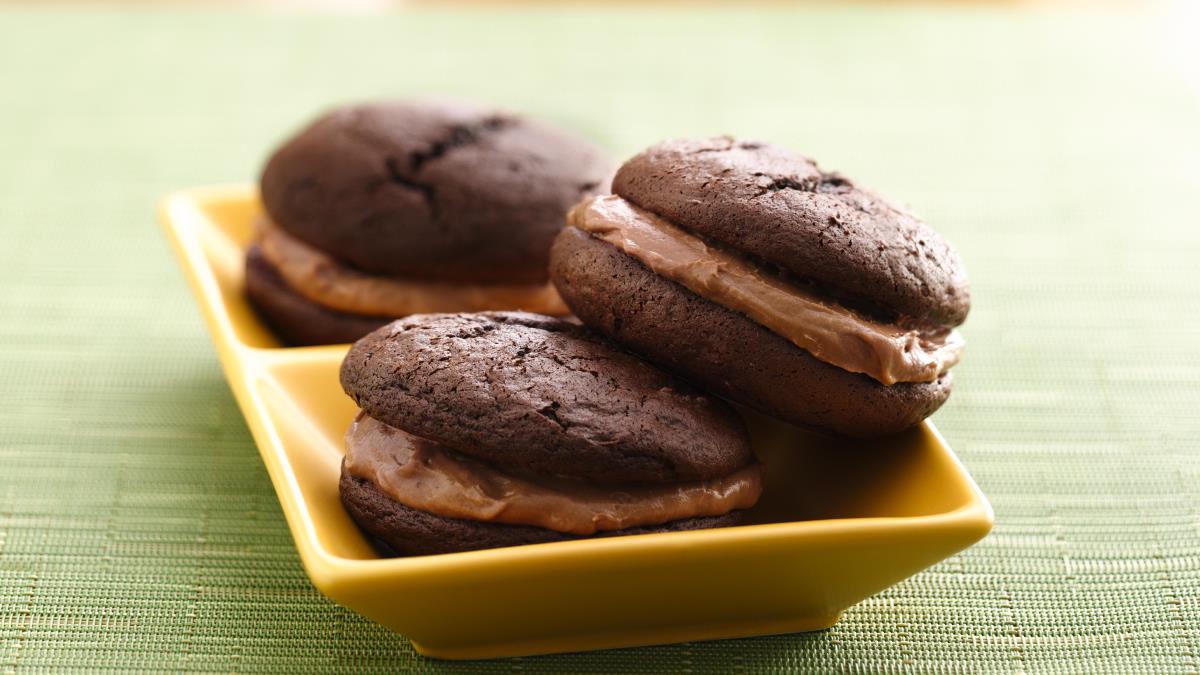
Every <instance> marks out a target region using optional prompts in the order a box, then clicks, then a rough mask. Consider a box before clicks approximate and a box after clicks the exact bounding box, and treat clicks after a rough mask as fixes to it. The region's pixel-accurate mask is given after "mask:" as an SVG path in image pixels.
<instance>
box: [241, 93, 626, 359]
mask: <svg viewBox="0 0 1200 675" xmlns="http://www.w3.org/2000/svg"><path fill="white" fill-rule="evenodd" d="M612 167H613V165H612V163H611V162H610V161H609V160H608V159H607V158H606V157H605V155H604V154H603V153H602V152H601V151H600V150H598V149H597V148H595V147H594V146H592V145H591V144H589V143H587V142H585V141H583V140H581V139H579V138H576V137H575V136H572V135H569V134H567V133H564V132H562V131H558V130H556V129H553V128H551V127H549V126H546V125H544V124H541V123H539V122H536V121H534V120H531V119H528V118H525V117H522V116H519V115H513V114H509V113H506V112H502V111H498V110H495V109H492V108H486V107H482V106H476V105H472V104H469V103H460V102H445V101H400V102H390V103H370V104H364V105H356V106H349V107H344V108H339V109H336V110H334V111H332V112H330V113H328V114H326V115H324V116H323V117H321V118H319V119H318V120H316V121H315V122H314V123H313V124H312V125H311V126H309V127H308V128H306V129H304V130H303V131H301V132H300V133H299V134H297V135H296V136H294V137H292V138H291V139H289V140H288V141H287V142H286V143H284V144H283V146H282V147H280V148H279V149H278V150H277V151H276V152H275V154H274V155H273V156H272V157H271V158H270V160H269V161H268V162H267V165H266V168H265V169H264V170H263V173H262V178H261V192H262V201H263V205H264V207H265V209H266V215H265V217H264V218H263V219H262V220H261V222H260V225H259V231H258V235H257V238H256V243H255V244H254V246H253V247H252V248H251V250H250V252H249V254H248V256H247V261H246V292H247V295H248V297H249V299H250V300H251V302H252V304H253V305H254V306H255V307H256V308H257V309H258V311H259V313H260V314H261V315H262V316H263V317H264V319H266V321H267V322H268V323H269V324H270V325H271V326H272V327H273V328H274V329H275V331H276V333H277V334H279V336H280V337H281V338H282V339H283V340H284V341H285V342H288V343H290V344H294V345H304V344H321V343H327V342H330V341H342V342H347V341H352V340H354V339H357V338H359V337H361V336H362V335H364V334H366V333H367V332H369V331H370V330H371V329H373V328H376V327H378V326H381V325H383V324H384V323H387V322H388V321H390V320H392V319H395V318H397V317H401V316H406V315H408V314H415V313H420V312H436V311H480V310H495V309H524V310H530V311H537V312H542V313H548V314H565V313H566V308H565V306H563V304H562V300H561V299H560V298H559V297H558V294H557V293H556V292H555V290H554V287H553V286H552V285H551V284H550V283H549V282H548V281H547V276H546V264H547V257H548V254H549V248H550V243H551V241H552V240H553V238H554V236H555V234H557V233H558V231H559V230H560V229H561V228H562V222H563V218H564V216H565V215H566V212H567V209H569V208H570V206H571V205H572V204H574V203H575V202H577V201H578V200H579V199H580V198H582V197H585V196H588V195H592V194H598V193H603V192H607V191H608V188H609V181H610V179H611V175H612Z"/></svg>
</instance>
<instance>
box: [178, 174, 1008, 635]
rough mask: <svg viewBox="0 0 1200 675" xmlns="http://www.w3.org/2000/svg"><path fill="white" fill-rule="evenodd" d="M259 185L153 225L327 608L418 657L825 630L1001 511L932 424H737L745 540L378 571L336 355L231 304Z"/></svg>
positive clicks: (506, 553) (456, 557) (415, 563)
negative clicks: (886, 427) (746, 494)
mask: <svg viewBox="0 0 1200 675" xmlns="http://www.w3.org/2000/svg"><path fill="white" fill-rule="evenodd" d="M260 208H261V207H260V205H259V201H258V196H257V194H256V193H255V191H254V189H253V188H250V187H218V188H202V189H196V190H189V191H185V192H179V193H175V194H172V195H170V196H168V197H167V198H166V199H165V200H164V201H163V203H162V208H161V216H162V220H163V224H164V226H165V227H166V231H167V234H168V236H169V238H170V240H171V243H172V245H173V246H174V248H175V251H176V253H177V254H178V256H179V260H180V262H181V264H182V266H183V270H184V273H185V275H186V277H187V279H188V282H189V283H190V284H191V287H192V290H193V291H194V292H195V294H196V298H197V300H198V301H199V303H200V307H201V309H202V310H203V313H204V318H205V320H206V322H207V324H208V329H209V331H210V332H211V334H212V339H213V342H214V343H215V345H216V348H217V353H218V355H219V357H220V360H221V365H222V367H223V368H224V370H225V375H226V377H227V378H228V380H229V386H230V387H231V388H232V389H233V393H234V395H235V396H236V397H237V401H238V404H239V405H240V406H241V409H242V412H243V414H245V416H246V421H247V423H248V424H249V427H250V430H251V432H252V433H253V435H254V440H255V442H256V443H257V444H258V449H259V452H261V454H262V458H263V461H264V463H265V464H266V466H267V470H268V472H269V473H270V476H271V481H272V482H273V483H274V485H275V491H276V492H277V493H278V495H279V501H280V503H281V504H282V505H283V512H284V514H285V515H286V517H287V522H288V526H289V527H290V528H291V531H292V536H293V537H294V538H295V540H296V547H297V549H299V552H300V558H301V560H302V561H303V563H304V568H305V570H306V572H307V573H308V576H309V577H310V578H311V579H312V582H313V585H315V586H316V587H317V589H319V590H320V591H321V592H322V593H324V594H325V595H326V596H328V597H330V598H331V599H333V600H334V601H335V602H338V603H340V604H342V605H345V606H346V607H349V608H351V609H353V610H354V611H356V612H359V613H361V614H363V615H364V616H367V617H369V618H371V619H373V620H375V621H377V622H379V623H381V624H383V625H385V626H387V627H388V628H391V629H393V630H395V631H398V632H400V633H403V634H404V635H406V636H408V637H409V638H410V639H411V640H412V642H413V646H414V647H415V648H416V649H417V651H419V652H421V653H422V654H426V655H430V656H436V657H442V658H485V657H499V656H515V655H525V654H539V653H548V652H561V651H579V650H586V649H600V648H606V647H620V646H632V645H646V644H657V643H666V642H678V641H684V640H706V639H714V638H723V637H737V636H748V635H764V634H772V633H790V632H797V631H811V630H816V629H820V628H825V627H827V626H830V625H832V624H833V623H834V622H836V621H837V619H838V617H839V616H840V615H841V612H842V611H843V610H845V609H846V608H847V607H849V606H851V605H853V604H855V603H857V602H859V601H860V600H862V599H864V598H866V597H868V596H870V595H872V594H874V593H877V592H879V591H880V590H882V589H884V588H886V587H888V586H890V585H892V584H894V583H896V582H897V581H900V580H901V579H904V578H905V577H908V576H910V575H912V574H914V573H916V572H918V571H920V570H922V569H924V568H926V567H928V566H929V565H932V564H933V563H935V562H938V561H939V560H942V559H944V558H946V557H947V556H949V555H952V554H953V553H955V552H957V551H960V550H962V549H964V548H966V547H967V546H970V545H971V544H973V543H975V542H976V541H978V540H979V539H981V538H983V537H984V535H986V534H987V532H988V531H989V530H990V529H991V525H992V511H991V507H990V506H989V505H988V502H987V499H986V498H985V497H984V496H983V494H982V493H981V492H980V491H979V488H978V487H977V486H976V485H975V483H974V481H972V480H971V477H970V476H969V475H967V472H966V471H965V470H964V469H963V467H962V465H961V464H960V463H959V462H958V459H957V458H956V457H955V456H954V454H953V453H952V452H951V451H950V448H949V447H948V446H947V445H946V442H945V441H944V440H943V439H942V437H941V435H940V434H938V432H937V430H936V429H935V428H934V426H933V424H932V423H930V422H929V421H926V422H925V423H924V424H922V425H921V426H920V427H918V428H916V429H913V430H912V431H910V432H907V433H904V434H901V435H899V436H896V437H893V438H889V439H886V440H876V441H870V442H855V441H847V440H844V439H830V438H824V437H820V436H815V435H810V434H806V433H804V432H802V431H799V430H796V429H795V428H793V427H790V426H788V425H785V424H783V423H780V422H776V421H773V420H770V419H767V418H764V417H761V416H757V415H754V414H752V413H749V412H748V411H743V412H744V413H745V414H746V417H747V421H748V422H749V424H750V428H751V434H752V437H753V441H754V448H755V452H756V453H757V454H758V455H759V457H760V458H761V459H762V460H763V463H764V467H765V476H766V489H765V491H764V494H763V498H762V500H761V501H760V503H759V504H758V505H757V506H756V507H754V508H753V509H751V512H750V515H751V523H752V524H749V525H744V526H740V527H732V528H724V529H715V530H700V531H693V532H671V533H664V534H647V535H638V536H627V537H615V538H609V539H596V540H581V541H568V542H559V543H553V544H538V545H532V546H519V547H514V548H504V549H493V550H488V551H475V552H470V553H455V554H448V555H436V556H424V557H414V558H395V559H380V558H379V557H378V556H376V555H375V554H374V552H373V551H372V550H371V547H370V546H369V545H368V544H367V542H366V540H365V539H364V538H363V537H362V535H361V534H359V531H358V529H357V528H356V527H355V526H354V524H353V523H352V522H351V521H350V519H349V517H348V516H347V515H346V513H345V511H343V509H342V506H341V503H340V501H339V499H338V491H337V485H338V480H337V479H338V469H339V465H340V462H341V457H342V454H343V449H342V447H343V446H342V435H343V433H344V432H345V430H346V428H347V426H348V425H349V424H350V421H351V418H352V417H353V415H354V413H355V406H354V404H353V402H352V401H351V400H350V399H349V398H348V397H347V396H346V395H345V394H343V393H342V390H341V387H340V386H339V384H338V366H339V364H340V363H341V359H342V356H343V355H344V354H345V352H346V346H345V345H342V346H330V347H308V348H281V347H279V344H278V342H276V340H275V339H274V338H273V337H272V336H271V334H270V333H269V332H268V331H267V330H266V329H265V328H264V327H263V326H262V324H260V323H259V321H258V319H257V317H256V316H255V315H254V313H253V312H252V311H251V309H250V307H249V306H248V305H247V304H246V301H245V300H244V299H243V296H242V270H243V256H244V254H245V246H246V243H247V241H248V240H249V238H250V235H251V230H252V227H251V224H252V222H253V219H254V218H255V217H256V216H257V214H258V213H259V211H260Z"/></svg>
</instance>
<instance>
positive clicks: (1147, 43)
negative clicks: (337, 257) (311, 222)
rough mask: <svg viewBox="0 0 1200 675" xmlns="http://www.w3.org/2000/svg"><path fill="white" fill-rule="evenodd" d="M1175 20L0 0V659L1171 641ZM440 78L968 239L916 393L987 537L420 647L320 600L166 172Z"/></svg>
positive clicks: (327, 665) (881, 651)
mask: <svg viewBox="0 0 1200 675" xmlns="http://www.w3.org/2000/svg"><path fill="white" fill-rule="evenodd" d="M1191 28H1194V26H1193V27H1191ZM1191 28H1189V27H1187V26H1186V25H1183V24H1180V23H1179V22H1177V21H1174V20H1172V19H1171V18H1170V17H1166V16H1159V15H1156V14H1153V13H1148V12H1147V13H1139V12H1134V11H1131V10H1130V11H1125V10H1122V11H1118V12H1105V13H1091V12H1084V11H1081V10H1062V11H1057V10H1030V9H1012V8H1005V7H993V6H966V7H960V6H955V5H951V4H943V5H934V6H929V7H918V8H903V7H900V6H891V5H855V6H852V7H849V8H845V9H833V8H820V7H817V8H812V7H808V8H800V9H791V10H789V9H783V8H765V9H764V8H760V9H755V10H746V11H734V10H717V9H706V10H700V11H689V12H682V11H676V10H672V9H669V8H662V9H654V10H638V9H634V8H626V9H623V10H619V11H618V10H613V11H603V10H590V9H580V8H575V9H572V10H570V11H566V12H562V13H558V12H555V11H552V10H550V9H523V10H519V11H518V10H512V11H505V10H491V11H474V12H462V13H454V12H429V11H422V12H415V13H398V14H391V15H386V16H331V15H321V14H292V15H281V16H275V15H269V14H256V13H206V12H199V11H182V10H175V11H133V10H130V11H97V10H78V9H55V10H22V9H12V8H9V9H4V10H0V671H7V670H22V669H58V668H66V667H68V666H72V667H77V668H80V669H85V670H96V669H100V668H103V667H122V668H134V669H141V668H167V669H173V670H208V669H212V670H220V671H231V670H262V669H272V668H274V669H280V670H287V671H293V672H295V671H312V670H318V669H346V670H352V669H373V670H383V669H390V670H399V669H413V670H420V671H437V670H442V669H452V668H470V669H477V670H480V671H492V670H496V671H526V672H551V671H563V670H571V671H581V670H592V671H600V672H605V671H614V670H631V671H641V672H653V671H661V670H668V669H670V670H676V669H678V670H684V669H690V670H694V671H720V672H728V671H737V670H747V671H754V670H763V669H770V670H784V669H807V668H816V669H845V670H857V671H878V670H885V669H886V670H921V671H924V670H964V669H970V670H1014V671H1016V670H1024V671H1044V670H1063V669H1071V670H1083V669H1087V670H1092V669H1103V670H1112V671H1123V672H1129V671H1132V670H1135V669H1143V670H1150V671H1188V670H1190V671H1193V672H1194V671H1195V670H1196V669H1197V667H1198V663H1200V637H1198V636H1200V488H1198V487H1197V486H1198V478H1200V457H1197V454H1196V453H1197V451H1198V449H1197V447H1196V446H1197V441H1198V439H1200V384H1198V383H1200V357H1198V352H1200V349H1198V348H1197V345H1198V343H1200V316H1198V315H1197V314H1198V310H1200V284H1198V282H1200V273H1198V272H1197V269H1198V268H1200V262H1198V261H1200V209H1198V208H1197V194H1198V188H1200V114H1198V113H1200V86H1198V83H1200V78H1197V71H1196V70H1195V69H1194V68H1195V66H1194V65H1193V64H1192V63H1191V61H1190V60H1189V59H1188V58H1185V57H1184V56H1181V54H1183V53H1184V52H1183V51H1181V50H1185V48H1186V43H1187V41H1188V40H1194V32H1191ZM1192 54H1193V55H1194V54H1195V52H1194V51H1193V52H1192ZM428 92H442V93H450V94H458V95H462V96H469V97H474V98H481V99H484V100H490V101H494V102H497V103H500V104H504V105H507V106H511V107H513V108H516V109H519V110H526V111H530V112H533V113H536V114H539V115H541V116H543V117H546V118H549V119H551V120H554V121H557V122H559V123H561V124H564V125H567V126H571V127H574V128H577V129H578V130H580V131H582V132H583V133H585V134H588V135H591V136H592V137H594V138H595V139H597V140H598V141H599V142H601V143H602V144H604V145H606V146H607V147H609V148H610V149H611V150H612V151H613V152H614V153H616V154H618V155H621V156H624V155H628V154H629V153H632V152H634V151H636V150H637V149H639V148H641V147H643V146H646V145H648V144H650V143H652V142H654V141H656V140H659V139H661V138H663V137H667V136H675V135H688V134H714V133H726V132H730V133H738V134H744V135H751V136H760V137H765V138H769V139H772V140H774V141H777V142H779V143H781V144H785V145H788V146H791V147H793V148H796V149H799V150H801V151H804V152H806V153H808V154H811V155H813V156H815V157H817V158H818V159H820V160H821V162H822V164H823V165H825V166H826V167H828V168H836V169H840V170H842V171H844V172H846V173H847V174H849V175H851V176H855V177H858V178H860V179H861V180H863V182H866V183H868V184H872V185H875V186H877V187H879V188H880V189H882V190H883V191H884V192H887V193H890V194H893V195H896V196H898V197H901V198H902V199H904V200H905V201H907V202H909V203H911V204H912V205H913V206H914V208H915V209H916V210H917V211H918V212H919V213H922V214H923V215H924V216H925V217H926V218H927V219H928V220H929V221H930V222H931V223H932V224H933V225H934V226H935V227H937V228H939V229H940V230H941V231H942V232H943V233H945V234H946V235H948V236H949V237H950V238H951V239H952V240H953V241H954V242H956V244H957V245H958V247H959V249H960V251H961V253H962V255H963V257H964V258H965V260H966V261H967V265H968V269H969V271H970V274H971V279H972V283H973V292H974V309H973V311H972V314H971V318H970V320H969V321H968V323H967V325H966V335H967V339H968V342H969V351H968V353H967V355H966V359H965V361H964V363H963V364H962V365H961V366H959V367H958V369H957V370H956V373H957V380H956V381H957V387H956V391H955V394H954V396H953V397H952V398H951V400H950V402H949V403H948V404H947V405H946V407H945V408H944V409H943V410H942V411H941V412H939V413H938V415H937V416H936V419H937V423H938V425H939V426H940V427H941V429H942V430H943V432H944V433H945V435H946V437H947V438H948V439H949V441H950V443H951V444H952V445H953V446H954V448H955V449H956V450H957V451H958V453H959V454H960V456H961V457H962V459H963V461H964V462H965V463H966V465H967V466H968V468H969V469H970V471H971V472H972V473H973V474H974V476H975V477H976V478H977V479H978V481H979V483H980V485H981V486H982V487H983V489H984V491H985V492H986V493H987V494H988V495H989V496H990V497H991V499H992V502H993V504H994V507H995V510H996V527H995V530H994V532H993V534H992V535H991V536H990V537H988V538H987V539H986V540H985V541H983V542H982V543H980V544H979V545H977V546H975V547H974V548H972V549H970V550H969V551H967V552H965V553H963V554H961V555H959V556H956V557H954V558H952V559H951V560H948V561H946V562H944V563H942V564H939V565H937V566H935V567H934V568H932V569H931V570H929V571H927V572H925V573H923V574H920V575H918V576H917V577H915V578H913V579H910V580H908V581H906V582H904V583H902V584H900V585H898V586H896V587H894V588H892V589H889V590H887V591H885V592H883V593H881V594H880V595H878V596H876V597H874V598H871V599H869V600H867V601H866V602H864V603H863V604H861V605H859V606H857V607H855V608H853V609H852V610H850V611H849V612H847V613H846V615H845V618H844V619H843V620H842V622H841V623H840V624H838V625H837V626H836V627H834V628H833V629H831V630H829V631H826V632H822V633H818V634H810V635H791V636H779V637H770V638H760V639H745V640H733V641H724V642H711V643H695V644H681V645H673V646H666V647H658V648H648V649H636V650H618V651H611V652H604V653H596V654H588V655H574V656H554V657H544V658H526V659H518V660H511V661H497V662H490V663H477V664H444V663H439V662H434V661H429V660H425V659H422V658H421V657H419V656H417V655H416V654H415V653H414V652H413V650H412V648H411V647H410V645H409V644H408V642H407V641H406V640H405V639H404V638H402V637H400V636H398V635H393V634H390V633H388V632H387V631H385V630H383V629H381V628H379V627H377V626H375V625H373V624H371V623H369V622H368V621H366V620H364V619H362V618H360V617H358V616H357V615H354V614H352V613H351V612H349V611H346V610H344V609H341V608H339V607H337V606H335V605H333V604H332V603H330V602H329V601H327V600H325V599H324V598H322V597H321V596H319V595H318V594H317V592H316V591H314V590H313V588H312V587H311V586H310V585H309V582H308V581H307V579H306V578H305V576H304V572H303V571H302V569H301V567H300V564H299V561H298V559H297V556H296V553H295V550H294V549H293V546H292V542H291V539H290V536H289V534H288V531H287V528H286V527H285V525H284V521H283V518H282V516H281V513H280V509H279V506H278V503H277V502H276V499H275V496H274V493H273V491H272V488H271V486H270V484H269V481H268V480H267V477H266V473H265V472H264V470H263V467H262V465H261V463H260V461H259V458H258V454H257V452H256V450H255V448H254V446H253V444H252V442H251V439H250V436H249V434H248V433H247V430H246V427H245V425H244V423H243V421H242V419H241V417H240V415H239V413H238V410H237V408H236V406H235V404H234V401H233V399H232V397H231V396H230V393H229V391H228V389H227V387H226V385H225V382H224V381H223V379H222V376H221V373H220V370H219V368H218V365H217V362H216V359H215V356H214V353H213V349H212V347H211V346H210V344H209V341H208V337H207V335H206V334H205V331H204V328H203V326H202V324H201V321H200V318H199V313H198V311H197V309H196V307H195V306H194V304H193V301H192V299H191V297H190V295H189V293H188V291H187V289H186V288H185V285H184V283H183V280H182V277H181V275H180V273H179V272H178V271H177V270H176V269H175V265H174V261H173V259H172V256H171V254H170V252H169V251H168V249H167V246H166V244H165V242H164V239H163V237H162V235H161V234H160V231H159V228H158V226H157V224H156V223H155V222H154V216H153V213H154V206H155V202H156V200H157V199H158V197H159V196H160V195H162V194H163V193H164V192H166V191H168V190H171V189H173V188H179V187H186V186H194V185H201V184H211V183H225V182H238V181H249V180H252V179H253V178H254V176H255V174H256V171H257V168H258V166H259V164H260V162H261V161H262V159H263V157H264V156H265V154H266V153H267V152H268V150H269V149H270V148H271V147H272V145H273V144H274V143H276V142H277V141H278V140H279V139H280V138H281V137H282V136H283V135H284V134H285V133H287V132H289V131H290V130H292V129H293V128H294V127H295V126H296V125H298V124H300V123H301V122H303V121H304V120H305V119H306V118H309V117H310V116H311V115H313V114H314V113H315V112H316V111H317V110H318V109H320V108H322V107H325V106H328V105H330V104H331V103H334V102H338V101H343V100H349V99H356V98H364V97H375V96H383V95H405V94H412V93H428ZM731 574H736V570H731Z"/></svg>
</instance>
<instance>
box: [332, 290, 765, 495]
mask: <svg viewBox="0 0 1200 675" xmlns="http://www.w3.org/2000/svg"><path fill="white" fill-rule="evenodd" d="M341 381H342V387H343V388H344V389H345V390H346V392H347V393H348V394H349V395H350V396H351V398H353V399H354V400H355V402H356V403H358V405H359V407H361V408H362V409H363V410H364V411H365V412H366V413H367V414H368V415H370V416H372V417H374V418H376V419H378V420H380V421H382V422H386V423H387V424H390V425H392V426H395V427H398V428H400V429H403V430H405V431H408V432H409V433H412V434H415V435H417V436H422V437H424V438H428V439H430V440H433V441H436V442H438V443H441V444H443V445H446V446H448V447H450V448H452V449H454V450H457V451H459V452H462V453H465V454H468V455H472V456H474V457H477V458H479V459H483V460H485V461H489V462H494V463H495V464H497V465H499V466H504V467H510V468H521V469H525V470H528V471H532V472H534V473H538V474H544V475H545V474H548V475H561V476H569V477H573V478H579V479H585V480H591V481H597V482H621V481H646V482H673V481H680V480H703V479H708V478H715V477H719V476H725V475H728V474H730V473H732V472H733V471H735V470H737V469H739V468H741V467H743V466H745V465H746V464H748V463H749V462H750V461H752V459H753V455H752V453H751V451H750V445H749V438H748V436H747V433H746V429H745V426H744V425H743V423H742V421H741V419H740V418H739V417H738V416H737V414H736V413H734V412H733V410H732V409H731V408H730V407H729V406H728V405H727V404H726V403H724V402H723V401H720V400H719V399H717V398H715V397H712V396H709V395H707V394H703V393H701V392H699V391H697V390H696V389H694V388H692V387H691V386H689V385H687V384H686V383H684V382H683V381H682V380H679V379H677V378H675V377H674V376H672V375H669V374H667V373H664V372H663V371H661V370H658V369H657V368H655V367H654V366H651V365H649V364H647V363H645V362H643V361H641V360H639V359H637V358H636V357H634V356H632V355H630V354H628V353H626V352H623V351H621V350H619V349H617V348H616V347H614V346H612V345H610V344H609V343H608V342H606V341H604V340H603V339H602V338H599V337H597V336H595V335H594V334H592V333H591V332H589V331H588V330H587V329H585V328H583V327H581V326H579V325H578V324H576V323H573V322H570V321H566V320H562V319H554V318H550V317H545V316H541V315H537V314H528V313H523V312H491V313H484V314H427V315H417V316H412V317H408V318H405V319H401V320H399V321H396V322H393V323H392V324H389V325H388V326H385V327H383V328H381V329H379V330H377V331H375V332H373V333H371V334H370V335H368V336H366V337H365V338H363V339H362V340H359V341H358V342H357V343H355V345H354V346H353V347H352V348H351V349H350V352H349V353H348V354H347V356H346V359H345V361H343V363H342V369H341Z"/></svg>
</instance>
